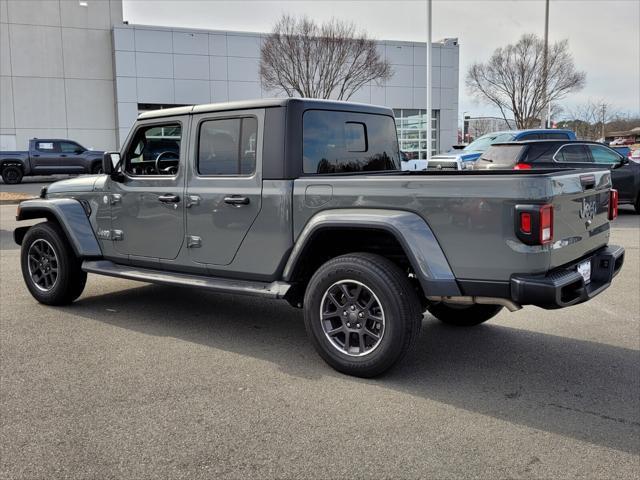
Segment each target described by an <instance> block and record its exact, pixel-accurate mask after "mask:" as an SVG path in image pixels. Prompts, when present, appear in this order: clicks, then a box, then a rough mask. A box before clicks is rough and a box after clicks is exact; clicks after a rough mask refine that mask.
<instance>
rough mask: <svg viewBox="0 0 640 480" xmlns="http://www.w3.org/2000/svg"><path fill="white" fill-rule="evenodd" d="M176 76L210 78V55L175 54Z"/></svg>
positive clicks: (197, 78)
mask: <svg viewBox="0 0 640 480" xmlns="http://www.w3.org/2000/svg"><path fill="white" fill-rule="evenodd" d="M173 76H174V78H181V79H189V80H209V57H208V56H206V55H174V56H173Z"/></svg>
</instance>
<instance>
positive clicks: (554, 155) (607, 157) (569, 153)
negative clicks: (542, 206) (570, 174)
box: [474, 140, 640, 213]
mask: <svg viewBox="0 0 640 480" xmlns="http://www.w3.org/2000/svg"><path fill="white" fill-rule="evenodd" d="M601 167H607V168H610V169H611V181H612V183H613V188H615V189H616V190H617V191H618V201H619V202H620V203H621V204H630V205H634V207H635V210H636V212H637V213H640V164H639V163H636V162H631V161H629V159H628V158H627V157H625V156H623V155H621V154H620V153H618V152H616V151H615V150H613V149H611V148H609V147H607V146H606V145H603V144H602V143H598V142H587V141H584V142H583V141H580V142H567V141H559V140H539V141H532V142H522V143H518V142H510V143H503V144H499V145H493V146H492V147H491V148H489V150H487V151H486V152H484V153H483V154H482V156H481V157H480V158H479V159H478V161H477V162H476V163H475V165H474V169H476V170H504V169H507V170H510V169H516V170H523V169H527V170H529V169H545V170H549V169H567V168H571V169H593V168H601Z"/></svg>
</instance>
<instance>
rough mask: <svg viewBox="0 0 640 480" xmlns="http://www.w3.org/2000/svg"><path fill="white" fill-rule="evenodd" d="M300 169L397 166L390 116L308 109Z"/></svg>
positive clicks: (319, 170) (351, 169) (325, 170)
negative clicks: (301, 166) (301, 167)
mask: <svg viewBox="0 0 640 480" xmlns="http://www.w3.org/2000/svg"><path fill="white" fill-rule="evenodd" d="M302 155H303V162H304V164H303V171H304V173H347V172H364V171H383V170H400V152H399V150H398V139H397V136H396V127H395V123H394V121H393V118H392V117H388V116H385V115H372V114H360V113H350V112H335V111H325V110H308V111H307V112H305V114H304V117H303V146H302Z"/></svg>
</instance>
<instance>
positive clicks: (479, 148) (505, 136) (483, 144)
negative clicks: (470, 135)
mask: <svg viewBox="0 0 640 480" xmlns="http://www.w3.org/2000/svg"><path fill="white" fill-rule="evenodd" d="M514 137H515V135H514V134H513V133H488V134H487V135H483V136H482V137H480V138H478V139H476V140H474V141H473V142H471V143H470V144H469V145H467V146H466V147H464V149H463V150H464V151H465V152H484V151H485V150H486V149H487V148H489V147H490V146H491V145H493V144H494V143H501V142H510V141H511V140H513V139H514Z"/></svg>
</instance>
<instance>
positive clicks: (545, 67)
mask: <svg viewBox="0 0 640 480" xmlns="http://www.w3.org/2000/svg"><path fill="white" fill-rule="evenodd" d="M548 77H549V0H545V2H544V52H543V54H542V82H543V85H542V95H543V96H542V98H543V99H544V102H545V106H546V107H547V108H544V109H543V110H542V111H541V112H540V113H542V115H544V116H545V117H546V118H545V119H544V120H542V119H541V121H540V123H541V125H540V126H541V127H543V128H548V126H549V125H548V121H549V120H550V117H551V102H549V92H547V86H548ZM544 110H546V113H543V112H544ZM542 115H541V116H542Z"/></svg>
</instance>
